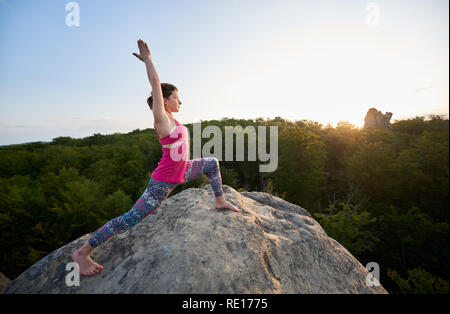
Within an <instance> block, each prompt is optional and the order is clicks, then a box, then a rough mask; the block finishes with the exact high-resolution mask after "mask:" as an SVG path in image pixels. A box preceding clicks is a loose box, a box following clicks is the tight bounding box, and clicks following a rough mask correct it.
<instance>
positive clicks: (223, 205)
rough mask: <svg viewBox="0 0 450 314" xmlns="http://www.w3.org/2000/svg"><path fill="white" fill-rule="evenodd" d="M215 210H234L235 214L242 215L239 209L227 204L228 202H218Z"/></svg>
mask: <svg viewBox="0 0 450 314" xmlns="http://www.w3.org/2000/svg"><path fill="white" fill-rule="evenodd" d="M214 208H215V209H231V210H234V211H235V212H238V213H240V212H241V211H240V210H239V208H237V207H236V206H234V205H233V204H231V203H229V202H227V201H225V200H224V201H216V203H215V205H214Z"/></svg>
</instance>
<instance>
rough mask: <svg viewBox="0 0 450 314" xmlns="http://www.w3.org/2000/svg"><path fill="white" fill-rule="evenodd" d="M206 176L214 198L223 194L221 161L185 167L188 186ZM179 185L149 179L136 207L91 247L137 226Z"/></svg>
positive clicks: (107, 226) (101, 232)
mask: <svg viewBox="0 0 450 314" xmlns="http://www.w3.org/2000/svg"><path fill="white" fill-rule="evenodd" d="M203 173H204V174H206V175H207V176H208V179H209V184H210V185H211V187H212V189H213V192H214V195H215V196H216V197H217V196H220V195H222V194H223V190H222V178H221V175H220V167H219V160H218V159H217V158H215V157H204V158H196V159H192V160H189V161H188V165H187V167H186V173H185V179H186V181H185V182H184V183H186V182H189V181H192V180H194V179H196V178H198V177H200V176H201V175H202V174H203ZM179 184H180V183H170V182H164V181H158V180H155V179H154V178H153V177H151V178H150V181H149V183H148V186H147V188H146V189H145V191H144V193H143V194H142V195H141V197H140V198H139V199H138V200H137V202H136V203H135V204H134V206H133V207H132V208H131V209H130V210H129V211H128V212H126V213H125V214H123V215H122V216H119V217H116V218H113V219H111V220H110V221H108V222H107V223H105V224H104V225H103V227H101V228H100V229H98V230H97V231H96V232H95V234H94V235H93V236H92V237H90V238H89V240H88V243H89V245H90V246H91V247H93V248H95V247H96V246H98V245H99V244H102V243H103V242H105V241H106V240H108V239H109V238H110V237H112V236H113V235H114V234H116V233H117V232H119V231H120V230H123V229H126V228H129V227H131V226H134V225H135V224H137V223H138V222H139V221H141V220H142V219H144V218H145V217H146V216H147V215H149V214H151V213H153V212H154V211H155V210H156V209H157V208H158V207H159V205H160V204H161V202H162V201H163V200H165V199H166V198H167V197H168V196H169V194H170V192H172V190H173V189H174V188H175V187H176V186H177V185H179Z"/></svg>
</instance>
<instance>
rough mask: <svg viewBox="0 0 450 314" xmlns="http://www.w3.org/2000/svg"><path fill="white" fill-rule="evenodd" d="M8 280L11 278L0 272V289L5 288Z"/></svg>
mask: <svg viewBox="0 0 450 314" xmlns="http://www.w3.org/2000/svg"><path fill="white" fill-rule="evenodd" d="M10 282H11V280H10V279H9V278H8V277H6V276H5V275H3V273H0V290H2V289H3V288H5V287H6V286H7V285H8V284H9V283H10Z"/></svg>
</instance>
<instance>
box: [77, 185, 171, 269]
mask: <svg viewBox="0 0 450 314" xmlns="http://www.w3.org/2000/svg"><path fill="white" fill-rule="evenodd" d="M176 185H177V183H168V182H163V181H158V180H155V179H153V177H151V178H150V181H149V184H148V186H147V188H146V189H145V191H144V193H143V194H142V195H141V197H140V198H139V199H138V200H137V202H136V203H135V204H134V206H133V207H132V208H131V209H130V210H129V211H128V212H126V213H125V214H123V215H122V216H119V217H116V218H114V219H111V220H110V221H108V222H107V223H105V224H104V225H103V226H102V227H101V228H99V229H98V230H97V231H96V232H95V233H94V235H92V236H91V237H90V238H89V239H88V241H87V242H86V243H85V244H84V245H83V246H82V247H81V248H79V249H78V250H76V251H75V252H74V253H73V254H72V258H73V260H74V261H75V262H77V263H78V265H79V266H80V273H82V274H83V275H95V274H97V273H98V272H100V271H101V270H102V269H103V267H102V266H101V265H99V264H97V263H95V262H94V261H93V260H92V259H91V258H90V253H91V251H92V250H93V249H94V248H95V247H97V246H98V245H100V244H102V243H103V242H105V241H106V240H108V239H109V238H110V237H112V236H113V235H114V234H116V233H117V232H119V231H120V230H123V229H126V228H129V227H131V226H134V225H135V224H137V223H138V222H139V221H141V220H142V219H144V218H145V217H146V216H147V215H149V214H151V213H153V212H154V211H155V210H156V209H157V208H158V207H159V205H160V204H161V202H162V201H163V200H164V199H166V198H167V196H168V195H169V193H170V192H171V191H172V190H173V189H174V188H175V187H176Z"/></svg>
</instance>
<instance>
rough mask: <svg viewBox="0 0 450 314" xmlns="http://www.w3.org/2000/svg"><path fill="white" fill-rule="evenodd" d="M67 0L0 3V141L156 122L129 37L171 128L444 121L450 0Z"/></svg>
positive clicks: (115, 129)
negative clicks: (154, 80)
mask: <svg viewBox="0 0 450 314" xmlns="http://www.w3.org/2000/svg"><path fill="white" fill-rule="evenodd" d="M68 2H69V1H62V0H39V1H38V0H20V1H12V0H0V145H7V144H15V143H25V142H32V141H51V140H52V139H53V138H55V137H59V136H70V137H72V138H82V137H86V136H90V135H93V134H94V133H101V134H113V133H116V132H118V133H127V132H130V131H133V130H135V129H138V128H139V129H141V130H142V129H146V128H153V115H152V112H151V111H150V110H149V108H148V106H147V104H146V98H147V97H148V96H149V94H150V91H151V86H150V84H149V82H148V79H147V75H146V71H145V66H144V64H143V63H142V62H140V61H139V60H137V59H136V58H135V57H134V56H133V55H132V53H133V52H138V48H137V44H136V41H137V39H139V38H142V39H143V40H145V41H146V42H147V44H148V46H149V48H150V50H151V52H152V55H153V61H154V64H155V66H156V69H157V70H158V73H159V76H160V79H161V81H162V82H169V83H172V84H174V85H175V86H177V87H178V89H179V96H180V99H181V101H182V102H183V104H182V106H181V109H180V112H178V113H176V114H175V118H176V119H177V120H178V121H179V122H181V123H185V124H188V123H193V122H200V121H201V120H220V119H221V118H223V117H228V118H232V117H234V118H242V119H255V118H257V117H262V118H265V119H267V118H274V117H276V116H280V117H282V118H285V119H288V120H291V121H294V120H303V119H309V120H313V121H317V122H319V123H322V124H323V125H326V124H327V123H331V124H332V125H333V126H336V125H337V123H338V122H339V121H348V122H350V123H352V124H354V125H355V126H357V127H362V126H363V124H364V116H365V114H366V113H367V111H368V109H369V108H371V107H375V108H377V109H378V110H380V111H382V112H383V113H385V112H387V111H390V112H392V113H393V117H392V119H391V122H394V120H401V119H407V118H413V117H415V116H417V115H424V116H426V115H428V114H431V113H435V114H446V115H447V117H448V112H449V88H448V86H449V72H448V71H449V70H448V68H449V41H448V37H449V34H448V30H449V20H448V12H449V5H448V1H447V0H427V1H425V0H420V1H416V0H388V1H359V0H334V1H331V0H308V1H301V0H270V1H269V0H239V1H238V0H214V1H211V0H177V1H175V0H165V1H161V0H158V1H148V0H145V1H144V0H133V1H107V0H95V1H92V0H82V1H76V3H78V5H79V8H80V12H79V13H80V14H79V17H80V20H79V21H80V25H79V26H72V27H69V26H67V25H66V16H67V14H69V11H66V10H65V7H66V4H67V3H68ZM377 13H378V14H377Z"/></svg>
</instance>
